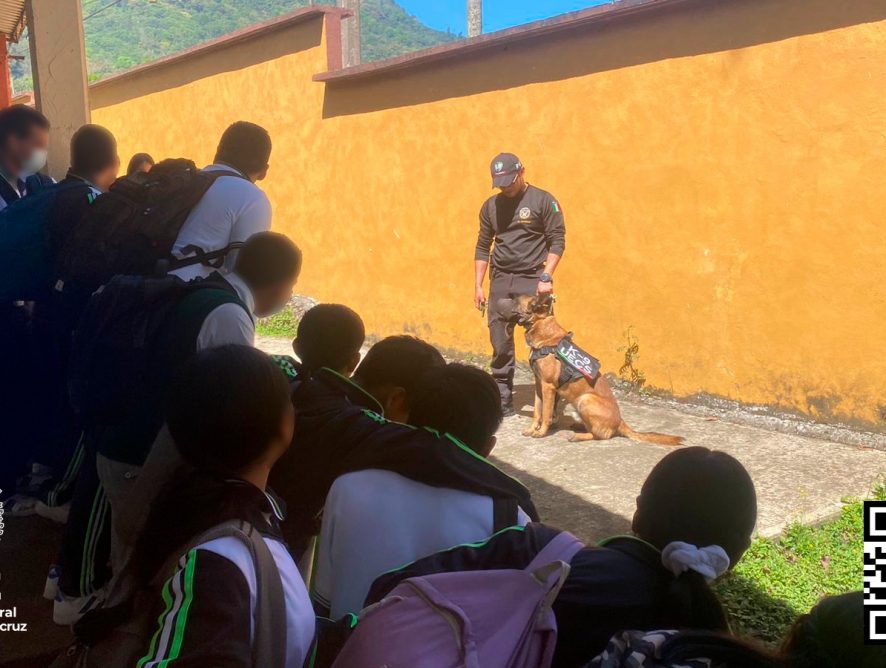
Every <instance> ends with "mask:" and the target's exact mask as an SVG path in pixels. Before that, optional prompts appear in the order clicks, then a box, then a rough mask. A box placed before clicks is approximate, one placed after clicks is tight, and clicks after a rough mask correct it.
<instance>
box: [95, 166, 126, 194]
mask: <svg viewBox="0 0 886 668" xmlns="http://www.w3.org/2000/svg"><path fill="white" fill-rule="evenodd" d="M119 172H120V158H117V159H116V160H115V161H114V164H113V165H111V166H109V167H108V168H107V169H105V170H103V171H101V172H99V173H98V174H96V175H95V177H94V179H93V183H94V184H95V186H96V187H97V188H98V189H99V190H101V191H102V192H103V193H106V192H108V190H109V189H110V187H111V184H112V183H113V182H114V181H116V180H117V174H118V173H119Z"/></svg>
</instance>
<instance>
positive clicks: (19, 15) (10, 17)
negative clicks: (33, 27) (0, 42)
mask: <svg viewBox="0 0 886 668" xmlns="http://www.w3.org/2000/svg"><path fill="white" fill-rule="evenodd" d="M24 29H25V0H0V32H2V33H3V34H4V35H6V39H7V40H9V41H10V42H17V41H18V38H19V37H21V35H22V31H23V30H24Z"/></svg>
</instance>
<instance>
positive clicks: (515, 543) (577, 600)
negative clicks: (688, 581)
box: [365, 523, 727, 668]
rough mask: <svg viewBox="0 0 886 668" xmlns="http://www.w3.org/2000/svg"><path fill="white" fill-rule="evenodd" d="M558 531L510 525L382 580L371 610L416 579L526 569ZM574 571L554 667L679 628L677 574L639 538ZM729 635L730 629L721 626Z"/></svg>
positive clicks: (579, 558)
mask: <svg viewBox="0 0 886 668" xmlns="http://www.w3.org/2000/svg"><path fill="white" fill-rule="evenodd" d="M559 531H560V530H559V529H555V528H553V527H549V526H547V525H544V524H539V523H531V524H528V525H526V527H519V526H517V527H510V528H508V529H505V530H504V531H500V532H498V533H496V534H495V535H493V536H491V537H490V538H489V539H488V540H487V541H484V542H482V543H475V544H472V545H461V546H458V547H455V548H452V549H449V550H446V551H444V552H439V553H437V554H434V555H431V556H429V557H425V558H424V559H419V560H418V561H415V562H413V563H411V564H408V565H407V566H404V567H403V568H401V569H398V570H396V571H392V572H390V573H386V574H384V575H382V576H381V577H379V578H377V579H376V581H375V583H374V584H373V586H372V589H371V590H370V592H369V595H368V596H367V598H366V602H365V604H366V605H370V604H371V603H375V602H377V601H379V600H381V599H382V598H384V596H385V595H387V594H388V593H389V592H390V591H391V590H392V589H393V588H394V587H395V586H396V585H397V584H399V583H400V582H402V581H403V580H405V579H407V578H410V577H417V576H420V575H428V574H431V573H444V572H452V571H470V570H494V569H502V568H504V569H507V568H520V569H522V568H526V566H528V565H529V563H530V562H531V561H532V559H533V558H534V557H535V555H536V554H538V553H539V552H540V551H541V549H542V548H543V547H544V546H545V545H547V544H548V542H550V541H551V540H552V539H553V538H554V536H556V535H557V534H558V533H559ZM570 566H571V570H570V572H569V577H568V578H567V579H566V582H565V584H564V585H563V588H562V589H561V590H560V594H559V595H558V596H557V600H556V601H555V602H554V614H555V615H556V618H557V650H556V652H555V654H554V662H553V664H552V665H553V666H554V668H567V667H568V668H577V667H579V666H584V665H585V664H587V662H588V661H590V660H591V659H593V658H594V657H595V656H597V655H598V654H599V653H600V652H602V651H603V650H604V649H605V648H606V644H607V642H608V641H609V639H610V638H611V637H612V635H613V634H615V633H617V632H619V631H623V630H625V629H636V630H641V631H645V630H648V631H652V630H655V629H668V628H675V625H676V621H675V620H674V619H672V618H671V617H670V616H669V614H668V613H669V610H668V605H667V603H666V600H667V592H668V587H669V586H670V584H671V582H673V577H674V576H673V575H672V574H671V572H670V571H668V570H667V569H666V568H664V566H662V563H661V552H660V551H659V550H658V549H656V548H655V547H653V546H652V545H650V544H649V543H647V542H645V541H642V540H640V539H638V538H634V537H632V536H617V537H615V538H611V539H608V540H606V541H603V542H602V543H601V544H600V545H599V546H595V547H586V548H584V549H582V550H580V551H579V552H578V554H576V555H575V556H574V557H573V558H572V561H571V562H570ZM716 630H722V631H726V630H727V629H716Z"/></svg>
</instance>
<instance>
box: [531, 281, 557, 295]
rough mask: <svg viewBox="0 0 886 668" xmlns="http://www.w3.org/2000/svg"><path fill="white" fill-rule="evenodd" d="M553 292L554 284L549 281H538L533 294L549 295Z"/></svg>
mask: <svg viewBox="0 0 886 668" xmlns="http://www.w3.org/2000/svg"><path fill="white" fill-rule="evenodd" d="M553 291H554V284H553V283H552V282H551V281H547V282H544V281H539V282H538V288H537V289H536V291H535V293H536V294H538V295H549V294H551V293H552V292H553Z"/></svg>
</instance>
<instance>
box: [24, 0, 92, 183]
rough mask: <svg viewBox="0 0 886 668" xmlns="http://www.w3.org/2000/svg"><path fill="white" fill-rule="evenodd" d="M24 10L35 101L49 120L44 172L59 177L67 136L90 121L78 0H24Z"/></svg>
mask: <svg viewBox="0 0 886 668" xmlns="http://www.w3.org/2000/svg"><path fill="white" fill-rule="evenodd" d="M26 11H27V20H28V34H29V36H30V48H31V70H32V72H33V75H34V103H35V106H36V107H37V109H39V110H40V111H42V112H43V113H44V114H45V115H46V117H47V118H48V119H49V122H50V123H51V124H52V128H51V130H50V134H49V136H50V145H49V163H48V169H47V171H48V172H49V174H50V176H53V177H55V178H61V177H63V176H64V175H65V172H66V171H67V168H68V158H69V156H68V151H69V145H70V142H71V135H73V134H74V131H75V130H77V128H79V127H80V126H81V125H83V124H84V123H88V122H89V96H88V92H87V72H86V49H85V47H84V43H83V15H82V13H81V10H80V0H27V6H26Z"/></svg>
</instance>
